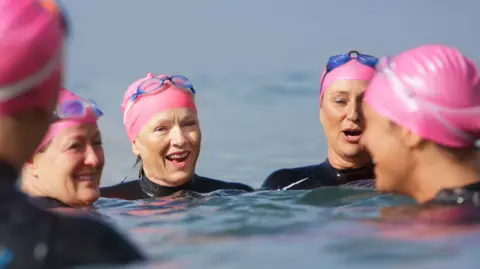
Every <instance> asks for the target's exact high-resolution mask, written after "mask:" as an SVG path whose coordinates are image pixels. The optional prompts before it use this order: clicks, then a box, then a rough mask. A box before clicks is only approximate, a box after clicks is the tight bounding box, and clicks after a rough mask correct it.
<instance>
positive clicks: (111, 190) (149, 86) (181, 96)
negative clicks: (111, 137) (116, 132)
mask: <svg viewBox="0 0 480 269" xmlns="http://www.w3.org/2000/svg"><path fill="white" fill-rule="evenodd" d="M194 96H195V90H194V88H193V85H192V84H191V83H190V81H189V80H188V79H187V78H186V77H183V76H178V75H175V76H168V75H160V76H158V77H155V76H154V75H153V74H151V73H149V74H147V76H146V77H144V78H141V79H139V80H137V81H136V82H134V83H133V84H132V85H130V87H129V88H128V89H127V92H126V93H125V97H124V101H123V104H122V110H123V117H124V125H125V129H126V131H127V134H128V137H129V139H130V142H131V144H132V152H133V154H135V156H137V164H139V165H140V170H139V179H138V180H134V181H130V182H126V183H121V184H118V185H115V186H111V187H105V188H102V189H101V194H102V197H109V198H120V199H127V200H136V199H143V198H150V197H161V196H167V195H171V194H173V193H176V192H178V191H194V192H199V193H208V192H212V191H216V190H220V189H233V190H241V191H253V189H252V188H251V187H249V186H247V185H244V184H241V183H229V182H224V181H220V180H215V179H211V178H206V177H201V176H198V175H197V174H195V166H196V163H197V159H198V156H199V155H200V145H201V141H202V132H201V129H200V122H199V119H198V115H197V108H196V105H195V99H194Z"/></svg>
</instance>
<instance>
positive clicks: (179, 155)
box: [168, 152, 188, 160]
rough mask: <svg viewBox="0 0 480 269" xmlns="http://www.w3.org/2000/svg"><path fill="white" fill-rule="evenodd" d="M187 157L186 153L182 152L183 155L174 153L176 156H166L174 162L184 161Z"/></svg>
mask: <svg viewBox="0 0 480 269" xmlns="http://www.w3.org/2000/svg"><path fill="white" fill-rule="evenodd" d="M187 156H188V152H183V153H176V154H171V155H168V158H169V159H172V160H175V159H184V158H186V157H187Z"/></svg>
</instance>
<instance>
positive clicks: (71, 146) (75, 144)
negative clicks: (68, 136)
mask: <svg viewBox="0 0 480 269" xmlns="http://www.w3.org/2000/svg"><path fill="white" fill-rule="evenodd" d="M81 146H82V143H80V142H73V143H71V144H70V146H68V149H78V148H80V147H81Z"/></svg>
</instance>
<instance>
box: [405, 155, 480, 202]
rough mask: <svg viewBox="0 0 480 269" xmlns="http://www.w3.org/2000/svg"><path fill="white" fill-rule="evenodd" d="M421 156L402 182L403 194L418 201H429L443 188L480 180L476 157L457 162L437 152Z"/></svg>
mask: <svg viewBox="0 0 480 269" xmlns="http://www.w3.org/2000/svg"><path fill="white" fill-rule="evenodd" d="M428 155H429V156H422V164H421V165H419V166H417V167H415V169H413V170H412V173H411V176H410V177H409V178H410V179H408V180H407V182H405V184H404V188H405V194H407V195H409V196H412V197H413V198H415V199H416V200H417V201H418V202H419V203H424V202H426V201H429V200H431V199H433V198H435V196H436V195H437V194H438V193H439V192H440V191H441V190H444V189H455V188H462V187H465V186H467V185H470V184H473V183H476V182H479V181H480V173H479V169H478V160H477V158H474V159H471V160H467V161H462V162H459V161H458V160H455V159H454V158H452V157H450V156H445V155H443V154H439V153H438V151H437V152H433V154H428Z"/></svg>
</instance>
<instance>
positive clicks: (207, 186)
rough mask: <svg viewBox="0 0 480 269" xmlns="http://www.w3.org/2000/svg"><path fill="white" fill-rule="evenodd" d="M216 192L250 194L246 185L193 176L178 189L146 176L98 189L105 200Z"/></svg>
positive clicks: (249, 188)
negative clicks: (153, 180)
mask: <svg viewBox="0 0 480 269" xmlns="http://www.w3.org/2000/svg"><path fill="white" fill-rule="evenodd" d="M216 190H240V191H245V192H252V191H254V189H253V188H252V187H250V186H248V185H245V184H242V183H236V182H225V181H220V180H216V179H211V178H206V177H201V176H198V175H196V174H195V175H194V176H193V178H192V179H191V180H189V181H188V182H187V183H185V184H183V185H181V186H178V187H164V186H160V185H158V184H156V183H153V182H152V181H150V180H149V179H148V178H147V177H146V176H143V177H141V178H140V179H138V180H133V181H129V182H125V183H120V184H117V185H113V186H109V187H103V188H100V195H101V196H102V197H107V198H119V199H124V200H138V199H145V198H152V197H163V196H168V195H171V194H173V193H176V192H178V191H193V192H198V193H209V192H213V191H216Z"/></svg>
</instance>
